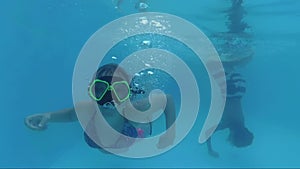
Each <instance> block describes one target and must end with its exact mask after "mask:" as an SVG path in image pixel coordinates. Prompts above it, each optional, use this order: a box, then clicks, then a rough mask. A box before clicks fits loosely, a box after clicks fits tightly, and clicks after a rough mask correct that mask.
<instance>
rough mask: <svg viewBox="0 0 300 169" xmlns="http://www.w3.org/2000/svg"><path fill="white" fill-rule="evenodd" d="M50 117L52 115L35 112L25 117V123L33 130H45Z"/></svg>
mask: <svg viewBox="0 0 300 169" xmlns="http://www.w3.org/2000/svg"><path fill="white" fill-rule="evenodd" d="M49 119H50V115H49V114H47V113H45V114H35V115H31V116H28V117H26V118H25V121H24V122H25V125H26V126H27V127H28V128H30V129H32V130H45V129H47V123H48V121H49Z"/></svg>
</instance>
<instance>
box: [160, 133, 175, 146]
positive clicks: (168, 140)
mask: <svg viewBox="0 0 300 169" xmlns="http://www.w3.org/2000/svg"><path fill="white" fill-rule="evenodd" d="M174 139H175V132H174V131H172V130H171V131H168V132H167V133H165V134H163V135H162V136H160V138H159V141H158V144H157V145H156V147H157V148H159V149H162V148H166V147H168V146H170V145H172V144H173V143H174Z"/></svg>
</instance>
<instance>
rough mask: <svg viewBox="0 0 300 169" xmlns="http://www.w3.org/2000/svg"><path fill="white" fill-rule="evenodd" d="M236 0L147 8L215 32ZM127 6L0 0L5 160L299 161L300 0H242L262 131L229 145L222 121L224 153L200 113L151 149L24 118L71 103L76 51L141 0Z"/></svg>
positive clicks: (253, 114)
mask: <svg viewBox="0 0 300 169" xmlns="http://www.w3.org/2000/svg"><path fill="white" fill-rule="evenodd" d="M230 2H231V1H229V0H228V1H225V0H224V1H222V2H221V1H219V0H211V1H204V0H202V1H189V2H188V1H181V0H164V1H163V2H161V1H160V0H149V2H148V3H149V6H150V7H149V10H148V11H155V12H165V13H170V14H173V15H177V16H179V17H182V18H184V19H186V20H188V21H190V22H192V23H193V24H194V25H196V26H197V27H199V28H200V29H201V30H203V31H204V32H205V33H206V34H207V35H208V37H209V38H211V39H212V40H213V39H214V37H213V36H212V35H213V33H214V32H216V33H218V32H225V31H228V30H227V25H226V21H227V19H228V18H227V16H226V13H228V11H227V10H228V8H229V7H230ZM121 7H122V8H121V10H120V11H118V10H116V9H115V8H114V5H113V4H112V3H111V1H107V2H105V1H96V0H93V1H91V0H90V1H84V0H74V1H69V0H51V1H50V0H44V1H39V0H32V1H25V0H16V1H2V4H1V6H0V16H1V17H0V22H1V26H0V30H1V31H0V50H1V57H0V76H1V78H2V80H1V86H0V93H1V99H0V101H1V115H2V118H1V119H0V122H1V123H0V124H1V140H0V150H1V151H0V167H4V168H6V167H47V168H48V167H98V168H100V167H123V168H124V167H177V168H178V167H300V162H299V153H300V145H299V143H300V132H299V130H300V125H299V118H300V115H299V113H300V112H299V110H298V106H299V95H300V90H299V89H300V87H299V86H300V78H299V75H298V74H299V70H298V68H299V66H298V63H299V62H300V59H299V56H300V52H299V49H300V24H299V20H300V12H299V8H300V1H298V0H285V1H283V0H282V1H280V0H265V1H259V0H256V1H254V0H252V1H247V0H245V2H244V10H245V11H246V12H247V13H246V15H245V16H244V19H243V20H244V21H245V22H246V23H247V24H248V25H249V26H250V27H251V28H250V29H247V31H248V32H251V34H252V35H253V36H252V37H251V45H252V49H253V50H254V56H253V59H252V60H251V62H250V63H249V64H248V65H247V66H245V67H243V68H242V69H241V71H242V73H243V75H244V76H245V78H246V79H247V94H246V95H245V96H244V99H243V108H244V112H245V113H244V115H245V119H246V124H247V126H248V128H249V129H251V131H252V132H253V133H254V135H255V139H254V142H253V144H252V145H251V146H249V147H247V148H241V149H239V148H235V147H233V146H231V145H230V144H229V143H228V142H227V141H226V139H227V134H228V131H221V132H218V133H216V134H215V135H214V140H213V145H214V148H215V149H216V150H217V151H218V152H219V153H220V158H217V159H216V158H213V157H211V156H209V155H208V153H207V149H206V145H204V144H203V145H201V144H199V143H198V135H199V132H200V130H201V127H202V124H203V121H204V118H205V115H203V113H202V114H200V115H199V116H198V119H197V121H196V123H195V126H194V127H193V128H192V130H191V132H190V133H189V134H188V135H187V137H186V138H185V139H184V140H183V141H182V142H181V143H180V144H179V145H177V146H176V147H175V148H173V149H172V150H170V151H168V152H167V153H164V154H162V155H159V156H155V157H151V158H146V159H128V158H123V157H118V156H114V155H108V154H104V153H101V152H99V151H97V150H94V149H91V148H89V147H88V146H87V145H86V143H85V142H84V140H83V134H82V128H81V126H80V125H79V123H67V124H59V123H53V124H49V126H48V129H47V130H46V131H43V132H37V131H31V130H29V129H28V128H26V127H25V125H24V118H25V117H26V116H28V115H30V114H34V113H42V112H48V111H55V110H60V109H62V108H66V107H71V106H72V105H73V103H72V75H73V69H74V65H75V62H76V59H77V57H78V54H79V52H80V50H81V48H82V46H83V45H84V43H85V42H86V41H87V39H88V38H89V37H90V36H91V35H92V34H93V33H94V32H95V31H96V30H98V29H99V28H100V27H102V26H104V25H105V24H107V23H109V22H110V21H113V20H114V19H117V18H119V17H122V16H125V15H128V14H132V13H136V12H137V11H136V9H134V1H126V0H124V2H123V4H122V6H121ZM213 42H215V43H217V42H216V41H214V40H213ZM170 50H172V49H170ZM182 57H183V59H184V60H186V61H187V62H188V63H190V64H191V65H190V66H191V69H193V70H194V69H198V67H200V69H203V65H201V62H199V61H198V62H194V61H193V60H189V59H188V58H186V57H185V56H182ZM191 59H193V58H192V57H191ZM203 78H204V79H206V80H207V77H203ZM198 80H200V79H198ZM203 83H207V82H203ZM171 85H172V84H171ZM200 90H201V89H200ZM204 93H205V92H204ZM175 95H177V94H176V93H175ZM208 97H209V96H208ZM201 99H202V98H201ZM203 100H204V101H203V104H204V106H203V107H204V108H203V109H201V110H200V112H201V111H205V110H206V109H207V104H208V101H207V99H206V100H205V99H203ZM177 101H178V100H177Z"/></svg>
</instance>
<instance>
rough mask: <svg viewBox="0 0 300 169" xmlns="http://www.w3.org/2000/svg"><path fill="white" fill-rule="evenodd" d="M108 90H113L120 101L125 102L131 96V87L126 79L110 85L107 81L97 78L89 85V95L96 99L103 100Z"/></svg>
mask: <svg viewBox="0 0 300 169" xmlns="http://www.w3.org/2000/svg"><path fill="white" fill-rule="evenodd" d="M108 91H112V93H114V95H115V96H116V98H117V100H118V101H119V102H124V101H126V100H127V99H128V98H129V97H130V87H129V84H128V82H127V81H125V80H123V81H116V82H113V83H112V84H111V85H110V84H109V83H108V82H107V81H104V80H100V79H95V80H94V81H93V83H92V84H91V85H90V87H89V95H90V96H91V97H92V99H94V100H95V101H100V100H102V99H103V97H104V96H105V94H106V93H107V92H108Z"/></svg>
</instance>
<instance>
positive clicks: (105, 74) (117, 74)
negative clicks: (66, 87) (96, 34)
mask: <svg viewBox="0 0 300 169" xmlns="http://www.w3.org/2000/svg"><path fill="white" fill-rule="evenodd" d="M129 82H130V79H129V76H128V75H127V73H126V72H125V70H124V69H122V68H121V67H119V66H118V65H117V64H107V65H104V66H102V67H100V68H99V69H98V70H97V72H96V73H95V75H94V77H93V80H92V82H91V83H90V86H89V87H88V91H87V92H88V93H89V96H90V97H91V98H92V100H93V102H97V105H98V107H96V108H99V109H100V112H101V113H102V115H103V117H104V119H105V120H106V121H107V123H108V124H109V125H110V126H111V127H112V128H113V129H115V130H116V131H118V132H119V133H121V135H120V134H118V135H114V136H112V137H111V138H106V137H102V136H103V135H104V134H103V133H105V132H107V131H105V130H104V127H103V125H104V124H99V122H98V123H97V122H96V119H95V115H96V113H97V111H96V108H95V107H94V103H93V102H90V103H79V105H80V104H82V105H83V106H82V107H83V108H86V109H85V110H86V113H87V116H89V117H91V118H89V119H90V120H89V122H88V124H87V126H86V127H85V129H84V140H85V141H86V143H87V144H88V145H89V146H90V147H93V148H97V149H102V148H111V149H122V148H125V149H126V148H129V146H130V145H132V144H133V143H134V142H133V141H132V140H134V139H127V138H126V137H125V136H128V137H132V138H137V137H147V136H149V135H150V134H151V123H137V122H132V121H130V120H128V119H127V118H126V114H129V113H130V112H133V111H134V110H132V109H131V108H130V107H128V106H127V105H126V104H128V103H129V102H131V103H132V104H133V105H134V107H135V108H136V109H139V110H146V109H148V108H149V101H148V99H142V100H138V101H137V102H135V101H131V100H130V98H131V96H133V95H135V94H139V93H143V91H142V90H138V89H135V90H133V89H132V87H131V85H130V84H129ZM151 97H153V101H154V102H152V103H151V110H153V111H161V104H160V102H161V100H162V98H161V97H162V96H161V95H159V94H153V95H152V96H151ZM166 98H167V102H166V106H165V108H164V110H163V112H164V114H165V117H166V129H168V128H170V127H171V126H172V124H173V123H174V122H175V118H176V117H175V116H176V114H175V105H174V102H173V99H172V97H171V96H170V95H167V97H166ZM118 106H119V107H123V108H122V110H121V111H122V113H123V115H120V113H119V111H118V109H117V108H116V107H118ZM77 120H78V119H77V116H76V112H75V109H74V108H71V109H65V110H61V111H57V112H49V113H43V114H35V115H31V116H28V117H27V118H26V119H25V124H26V126H27V127H29V128H30V129H33V130H45V129H46V128H47V124H48V123H51V122H70V121H77ZM149 122H151V119H150V120H149ZM174 139H175V125H173V126H172V127H171V128H170V130H168V132H166V133H165V134H164V135H162V136H161V137H160V139H159V142H158V144H157V147H158V148H164V147H167V146H169V145H171V144H173V141H174Z"/></svg>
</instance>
